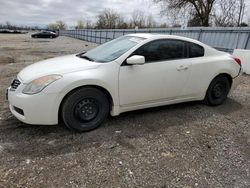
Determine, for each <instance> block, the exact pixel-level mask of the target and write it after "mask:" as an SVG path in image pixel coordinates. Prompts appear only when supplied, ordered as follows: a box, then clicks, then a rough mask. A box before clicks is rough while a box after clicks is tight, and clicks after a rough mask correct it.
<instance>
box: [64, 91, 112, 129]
mask: <svg viewBox="0 0 250 188" xmlns="http://www.w3.org/2000/svg"><path fill="white" fill-rule="evenodd" d="M108 113H109V101H108V98H107V97H106V95H105V94H104V93H103V92H101V91H100V90H98V89H95V88H81V89H78V90H76V91H74V92H73V93H72V94H70V95H69V96H68V97H67V98H66V100H65V101H64V103H63V106H62V119H63V121H64V123H65V125H66V126H67V127H68V128H70V129H73V130H76V131H78V132H83V131H89V130H92V129H95V128H97V127H99V126H100V125H101V123H102V122H103V121H104V120H105V119H106V118H107V116H108Z"/></svg>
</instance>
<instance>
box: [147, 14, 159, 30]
mask: <svg viewBox="0 0 250 188" xmlns="http://www.w3.org/2000/svg"><path fill="white" fill-rule="evenodd" d="M156 25H157V24H156V21H155V20H154V17H153V15H152V14H149V15H148V16H147V19H146V27H147V28H153V27H156Z"/></svg>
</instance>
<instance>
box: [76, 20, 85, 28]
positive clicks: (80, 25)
mask: <svg viewBox="0 0 250 188" xmlns="http://www.w3.org/2000/svg"><path fill="white" fill-rule="evenodd" d="M75 28H76V29H84V22H83V21H82V20H78V21H77V24H76V27H75Z"/></svg>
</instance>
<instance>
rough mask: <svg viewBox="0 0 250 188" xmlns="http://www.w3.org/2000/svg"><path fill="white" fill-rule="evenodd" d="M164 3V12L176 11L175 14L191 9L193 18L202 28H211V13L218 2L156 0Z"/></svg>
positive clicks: (205, 0) (207, 0)
mask: <svg viewBox="0 0 250 188" xmlns="http://www.w3.org/2000/svg"><path fill="white" fill-rule="evenodd" d="M154 1H155V2H156V3H162V4H163V5H164V6H163V7H162V11H163V12H166V11H168V10H174V13H175V14H178V12H179V11H180V10H181V9H189V12H190V14H191V16H192V18H194V17H195V18H197V20H198V21H199V23H200V25H201V26H209V21H210V16H211V11H212V9H213V6H214V3H215V1H216V0H154Z"/></svg>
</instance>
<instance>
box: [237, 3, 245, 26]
mask: <svg viewBox="0 0 250 188" xmlns="http://www.w3.org/2000/svg"><path fill="white" fill-rule="evenodd" d="M239 1H240V2H239V3H240V5H239V17H238V24H237V26H240V24H241V22H242V20H243V16H244V11H245V0H239Z"/></svg>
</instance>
